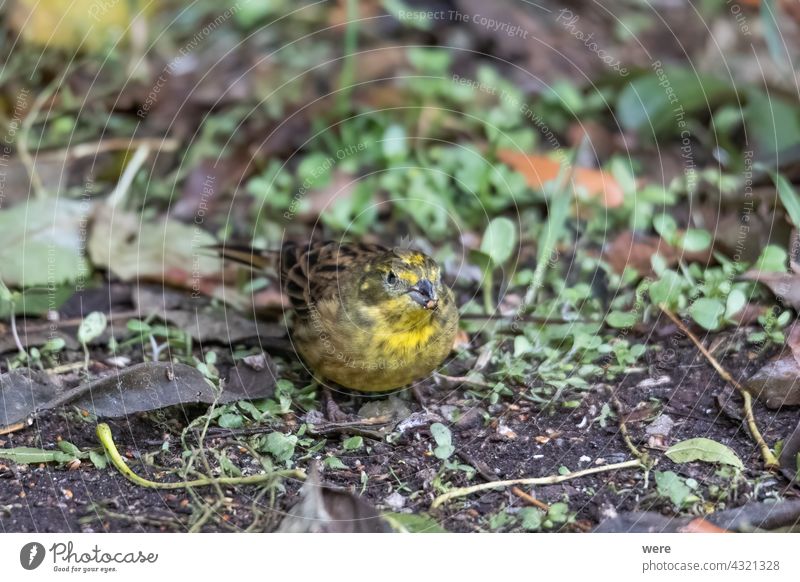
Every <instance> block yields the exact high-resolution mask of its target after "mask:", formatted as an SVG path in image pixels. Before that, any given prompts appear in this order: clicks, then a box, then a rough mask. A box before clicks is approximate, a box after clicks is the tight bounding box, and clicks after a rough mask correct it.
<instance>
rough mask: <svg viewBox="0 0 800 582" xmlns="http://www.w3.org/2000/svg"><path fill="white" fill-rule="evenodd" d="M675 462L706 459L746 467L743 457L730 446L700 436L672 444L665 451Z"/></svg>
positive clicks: (711, 461)
mask: <svg viewBox="0 0 800 582" xmlns="http://www.w3.org/2000/svg"><path fill="white" fill-rule="evenodd" d="M665 454H666V455H667V457H669V459H670V460H671V461H672V462H674V463H690V462H692V461H705V462H706V463H720V464H723V465H730V466H731V467H736V468H737V469H740V470H741V469H744V465H743V464H742V461H741V459H739V457H738V456H737V455H736V453H734V452H733V451H732V450H731V449H730V448H728V447H726V446H725V445H723V444H722V443H718V442H717V441H714V440H711V439H707V438H703V437H699V438H694V439H688V440H685V441H681V442H679V443H676V444H674V445H672V446H671V447H670V448H669V449H668V450H667V452H666V453H665Z"/></svg>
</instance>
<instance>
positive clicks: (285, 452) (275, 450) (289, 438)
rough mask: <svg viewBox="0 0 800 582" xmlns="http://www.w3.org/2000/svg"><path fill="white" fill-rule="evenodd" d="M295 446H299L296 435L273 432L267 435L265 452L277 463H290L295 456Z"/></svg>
mask: <svg viewBox="0 0 800 582" xmlns="http://www.w3.org/2000/svg"><path fill="white" fill-rule="evenodd" d="M295 445H297V437H296V436H295V435H285V434H283V433H281V432H271V433H269V434H268V435H267V439H266V444H265V450H266V451H267V452H268V453H269V454H270V455H272V456H273V457H275V460H277V461H288V460H289V459H291V458H292V455H294V448H295Z"/></svg>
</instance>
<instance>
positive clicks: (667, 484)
mask: <svg viewBox="0 0 800 582" xmlns="http://www.w3.org/2000/svg"><path fill="white" fill-rule="evenodd" d="M656 488H657V489H658V493H659V494H660V495H661V496H663V497H666V498H668V499H669V500H670V501H671V502H672V503H673V505H676V506H677V507H683V504H684V503H685V502H686V501H687V499H688V498H689V497H690V496H691V495H692V490H691V488H690V487H689V486H688V485H686V483H685V482H684V480H683V479H681V478H680V477H679V476H678V475H677V473H674V472H672V471H656Z"/></svg>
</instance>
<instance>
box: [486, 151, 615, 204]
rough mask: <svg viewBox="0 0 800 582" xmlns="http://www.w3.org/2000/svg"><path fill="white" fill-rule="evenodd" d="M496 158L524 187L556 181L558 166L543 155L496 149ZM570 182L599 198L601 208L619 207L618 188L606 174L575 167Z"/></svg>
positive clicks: (559, 166)
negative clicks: (508, 167)
mask: <svg viewBox="0 0 800 582" xmlns="http://www.w3.org/2000/svg"><path fill="white" fill-rule="evenodd" d="M497 157H498V158H499V159H500V161H501V162H503V163H505V164H508V165H509V166H511V167H512V168H513V169H514V170H516V171H517V172H519V173H520V174H522V175H523V176H525V180H526V181H527V182H528V185H529V186H530V187H531V188H534V189H536V190H540V189H541V188H542V187H543V186H544V185H545V184H546V183H547V182H550V181H552V180H555V179H556V178H558V176H559V175H560V173H561V164H560V163H559V162H557V161H556V160H552V159H550V158H548V157H546V156H537V155H529V154H523V153H519V152H514V151H511V150H499V151H498V152H497ZM574 180H575V184H576V185H577V186H578V187H579V188H583V189H585V190H586V192H587V193H588V194H589V195H590V196H597V197H600V198H601V199H602V202H603V206H605V207H607V208H616V207H618V206H620V205H622V202H623V199H624V194H623V192H622V187H621V186H620V185H619V184H618V183H617V181H616V180H615V179H614V177H613V176H612V175H611V174H609V173H608V172H604V171H603V170H595V169H593V168H575V174H574Z"/></svg>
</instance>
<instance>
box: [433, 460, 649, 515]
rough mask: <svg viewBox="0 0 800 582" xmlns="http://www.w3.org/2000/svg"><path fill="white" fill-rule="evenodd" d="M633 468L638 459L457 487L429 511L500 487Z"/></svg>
mask: <svg viewBox="0 0 800 582" xmlns="http://www.w3.org/2000/svg"><path fill="white" fill-rule="evenodd" d="M634 467H642V463H641V461H640V460H639V459H632V460H630V461H624V462H622V463H614V464H613V465H605V466H602V467H590V468H589V469H583V470H581V471H575V472H574V473H567V474H566V475H550V476H549V477H527V478H524V479H507V480H505V481H492V482H491V483H481V484H479V485H473V486H471V487H459V488H458V489H453V490H451V491H448V492H447V493H444V494H442V495H439V497H437V498H436V499H434V500H433V503H432V504H431V509H436V508H437V507H439V506H440V505H442V504H443V503H445V502H447V501H450V500H451V499H456V498H458V497H466V496H467V495H472V494H473V493H479V492H481V491H487V490H489V489H499V488H501V487H511V486H513V485H554V484H556V483H563V482H564V481H570V480H572V479H579V478H580V477H586V476H587V475H594V474H596V473H605V472H608V471H616V470H618V469H633V468H634Z"/></svg>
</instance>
